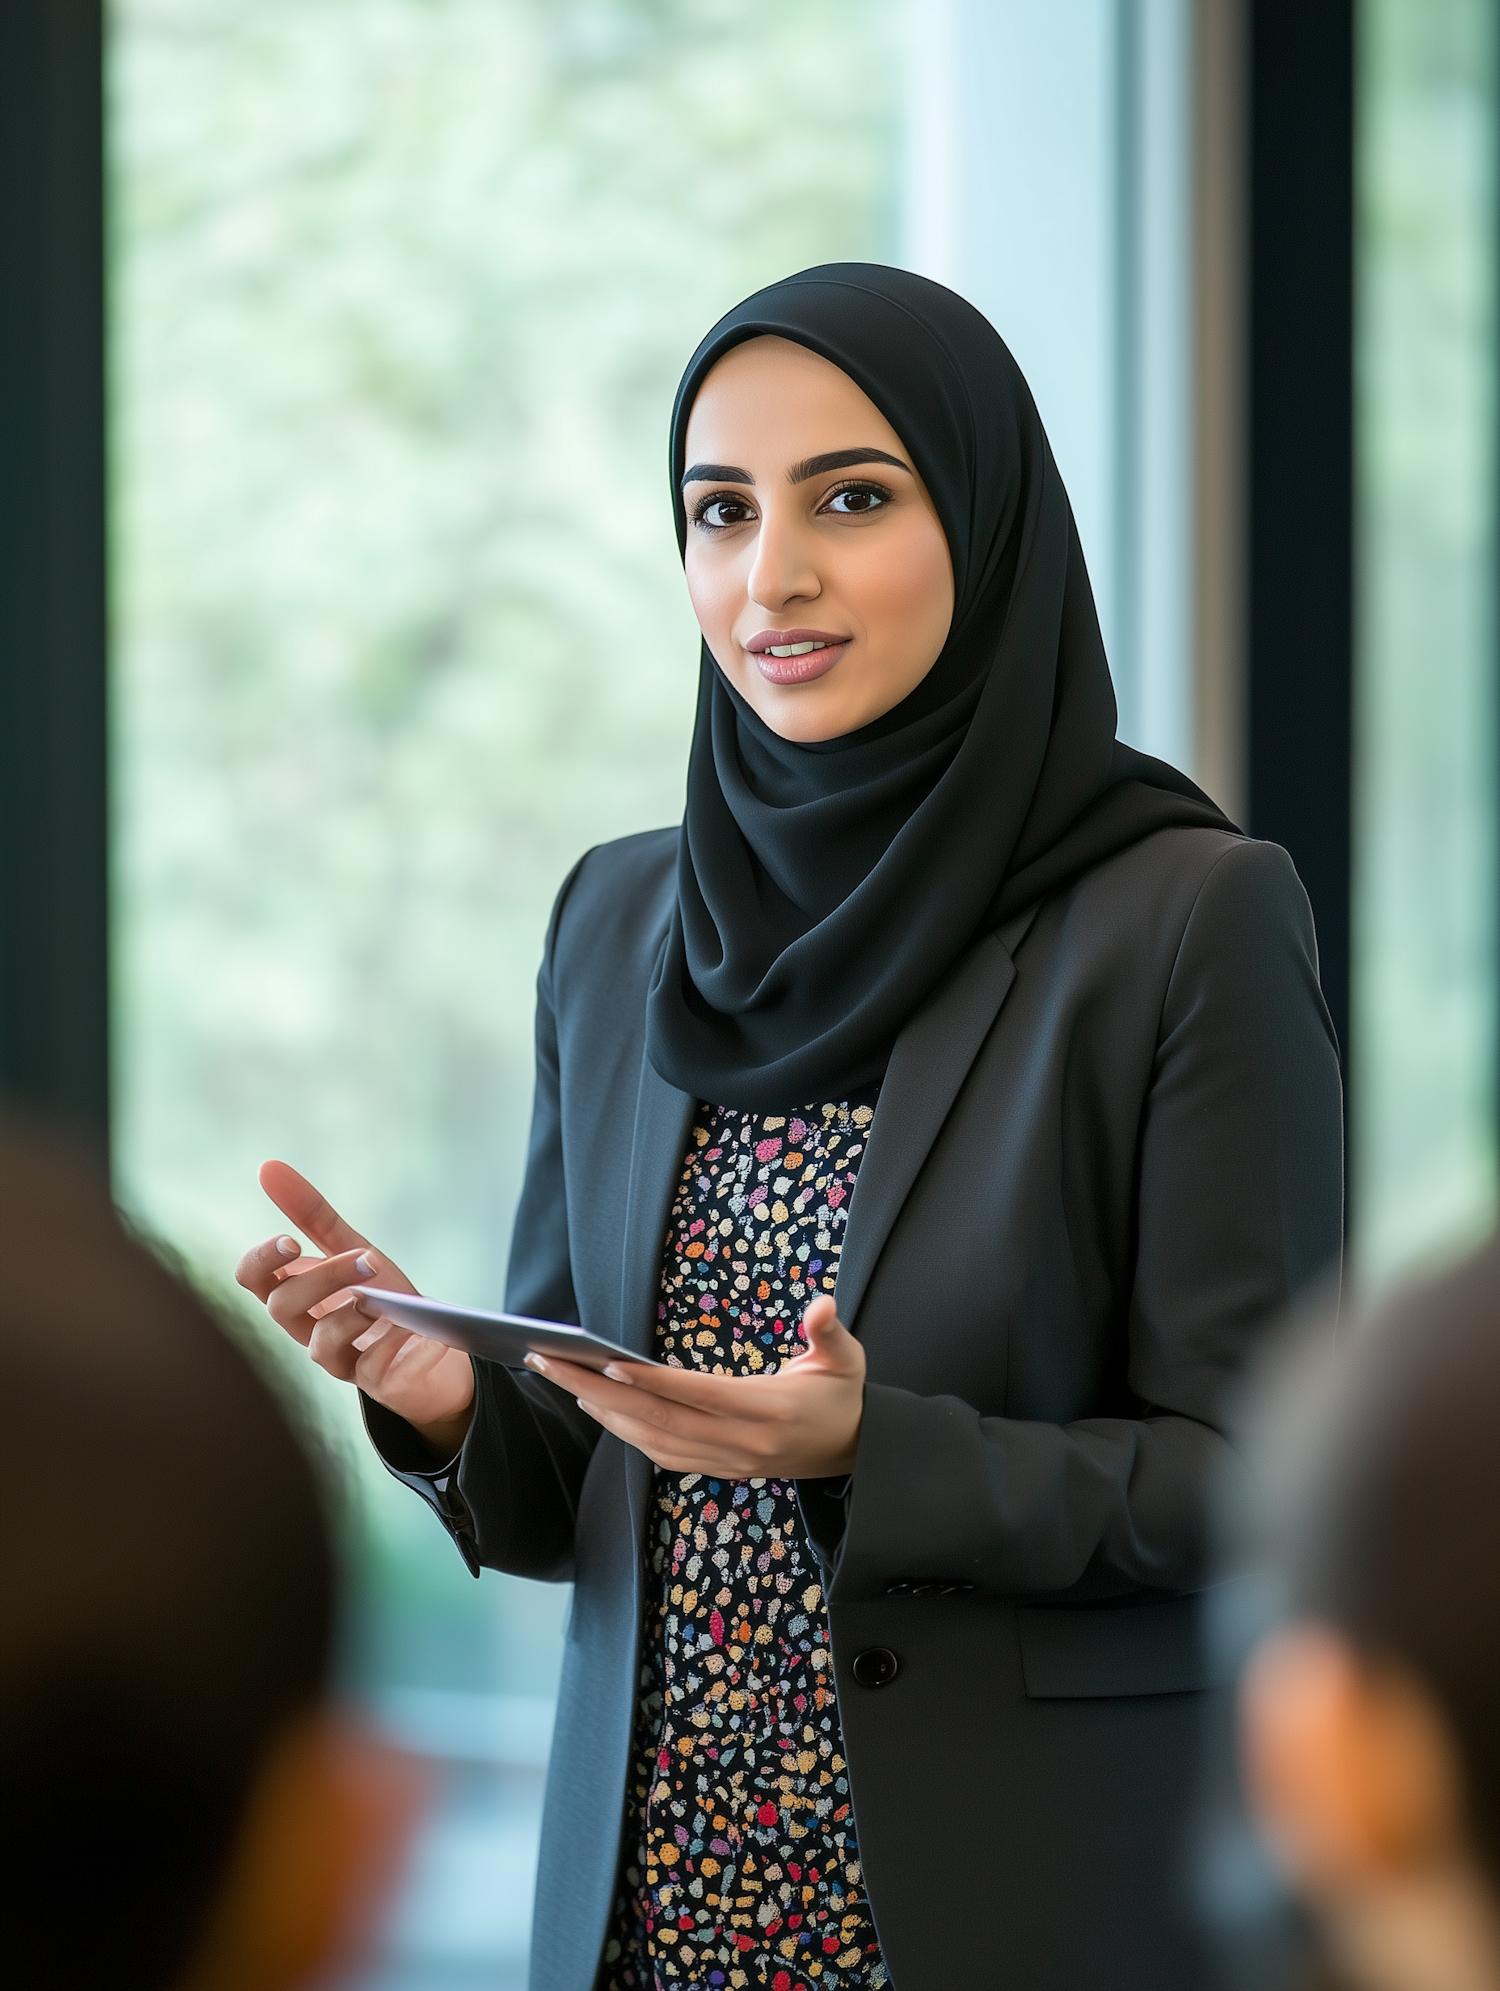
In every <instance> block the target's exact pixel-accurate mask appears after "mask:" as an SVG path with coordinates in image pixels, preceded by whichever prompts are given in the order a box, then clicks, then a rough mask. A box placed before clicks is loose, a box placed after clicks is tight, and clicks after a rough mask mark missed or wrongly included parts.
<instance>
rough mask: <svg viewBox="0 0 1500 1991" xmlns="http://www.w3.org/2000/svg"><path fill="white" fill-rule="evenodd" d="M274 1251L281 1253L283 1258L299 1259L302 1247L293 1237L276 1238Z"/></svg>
mask: <svg viewBox="0 0 1500 1991" xmlns="http://www.w3.org/2000/svg"><path fill="white" fill-rule="evenodd" d="M276 1249H277V1250H278V1251H279V1252H280V1253H281V1255H282V1257H283V1258H300V1257H301V1256H302V1247H301V1245H300V1244H298V1242H297V1240H296V1239H295V1238H294V1237H279V1238H277V1240H276Z"/></svg>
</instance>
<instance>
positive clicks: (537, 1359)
mask: <svg viewBox="0 0 1500 1991" xmlns="http://www.w3.org/2000/svg"><path fill="white" fill-rule="evenodd" d="M526 1367H527V1368H528V1369H535V1370H536V1371H537V1373H538V1375H542V1376H545V1375H546V1373H547V1364H546V1363H545V1362H544V1361H543V1360H542V1358H541V1356H540V1355H528V1356H527V1357H526Z"/></svg>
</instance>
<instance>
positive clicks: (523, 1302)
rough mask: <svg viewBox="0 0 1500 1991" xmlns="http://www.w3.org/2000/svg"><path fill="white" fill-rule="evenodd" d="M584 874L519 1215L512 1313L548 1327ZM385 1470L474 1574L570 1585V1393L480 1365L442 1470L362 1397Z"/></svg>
mask: <svg viewBox="0 0 1500 1991" xmlns="http://www.w3.org/2000/svg"><path fill="white" fill-rule="evenodd" d="M577 875H578V867H577V866H575V867H574V869H573V871H572V872H570V874H569V875H568V877H567V879H566V880H565V881H564V883H563V887H562V890H561V891H560V892H559V893H558V896H557V903H556V905H555V906H554V907H553V911H552V918H551V921H550V923H549V925H548V929H547V940H546V945H545V947H544V949H543V953H542V966H541V971H540V973H539V974H538V976H537V1005H536V1091H535V1095H534V1098H533V1103H532V1113H531V1135H530V1140H529V1142H528V1146H527V1154H526V1173H525V1177H524V1179H523V1182H522V1187H521V1200H520V1203H519V1205H518V1207H517V1210H516V1224H515V1233H514V1239H513V1242H512V1245H511V1255H510V1269H509V1273H508V1276H507V1279H506V1293H505V1304H506V1307H507V1310H508V1311H510V1312H512V1313H521V1314H529V1315H530V1316H532V1318H534V1319H539V1320H561V1321H573V1322H576V1321H577V1319H578V1302H577V1299H576V1298H575V1296H574V1292H573V1279H572V1271H571V1267H570V1261H569V1251H568V1212H567V1186H566V1182H565V1179H564V1172H563V1140H562V1113H561V1097H560V1085H559V1071H558V1050H557V1015H556V1010H555V1007H554V1002H553V960H554V954H555V949H556V940H557V927H558V921H559V919H560V917H561V915H562V910H563V906H564V904H565V903H566V900H567V897H568V893H569V891H570V889H571V887H572V884H573V881H574V879H575V878H576V877H577ZM362 1402H363V1408H364V1415H365V1427H366V1429H367V1430H368V1432H369V1434H370V1438H371V1440H372V1442H373V1443H374V1445H375V1449H376V1450H377V1452H379V1454H380V1456H381V1459H382V1461H383V1462H384V1464H385V1465H386V1467H387V1469H388V1470H389V1471H390V1472H392V1473H393V1474H394V1475H395V1477H396V1478H397V1479H399V1480H401V1481H402V1482H403V1483H404V1484H405V1485H407V1486H410V1487H411V1488H412V1489H413V1491H415V1492H416V1493H417V1494H419V1495H420V1496H421V1498H423V1499H424V1500H426V1501H427V1503H428V1505H429V1506H430V1507H431V1508H432V1509H433V1511H434V1512H435V1513H436V1514H437V1516H438V1519H439V1520H440V1521H441V1522H442V1523H443V1526H444V1527H445V1528H446V1529H447V1530H448V1532H449V1534H450V1535H451V1536H452V1537H453V1540H454V1544H455V1546H456V1547H457V1549H458V1551H459V1554H460V1555H461V1556H462V1557H463V1559H464V1561H465V1563H466V1564H467V1566H468V1568H469V1570H470V1572H471V1573H472V1574H473V1575H475V1576H477V1575H478V1574H479V1571H480V1569H481V1568H482V1567H483V1568H487V1569H501V1570H505V1571H506V1572H508V1573H509V1574H510V1575H512V1576H530V1577H535V1578H539V1579H540V1580H542V1581H544V1582H569V1581H571V1580H572V1576H573V1530H574V1524H575V1521H576V1519H577V1514H578V1501H579V1497H580V1495H581V1493H582V1489H583V1479H584V1474H585V1473H586V1472H587V1471H588V1465H589V1460H590V1458H591V1457H592V1456H593V1450H594V1446H595V1444H596V1443H597V1441H598V1438H599V1431H600V1427H599V1426H598V1425H597V1424H596V1423H595V1422H594V1420H593V1419H592V1418H591V1417H588V1416H587V1415H585V1413H584V1412H583V1411H581V1410H580V1409H579V1408H578V1405H577V1403H576V1402H575V1401H574V1399H573V1398H572V1397H570V1396H569V1395H568V1394H567V1393H566V1391H563V1390H560V1389H558V1388H557V1387H556V1386H555V1384H552V1383H549V1382H546V1381H544V1380H543V1378H542V1377H540V1376H534V1375H531V1374H530V1373H529V1372H528V1371H526V1370H524V1369H506V1368H503V1367H501V1366H500V1364H499V1363H496V1362H486V1361H479V1360H476V1361H475V1363H474V1416H473V1420H472V1422H471V1423H470V1425H469V1429H468V1433H467V1435H466V1436H465V1438H464V1442H463V1447H462V1449H461V1451H460V1452H459V1453H458V1455H457V1457H456V1458H453V1459H449V1460H447V1461H443V1462H439V1461H437V1460H435V1459H434V1458H433V1455H432V1452H431V1450H430V1448H429V1447H428V1446H427V1445H426V1444H425V1443H424V1441H423V1439H422V1437H421V1435H420V1434H419V1433H418V1432H417V1431H415V1430H413V1428H412V1427H411V1425H409V1424H408V1423H407V1422H406V1421H405V1419H404V1418H401V1417H398V1416H396V1415H395V1413H394V1412H392V1411H389V1410H387V1409H385V1407H384V1406H383V1405H381V1404H378V1403H375V1402H374V1401H373V1400H372V1399H371V1398H369V1397H362Z"/></svg>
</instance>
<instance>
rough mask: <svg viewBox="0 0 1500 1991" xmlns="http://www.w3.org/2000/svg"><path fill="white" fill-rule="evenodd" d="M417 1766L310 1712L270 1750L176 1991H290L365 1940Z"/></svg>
mask: <svg viewBox="0 0 1500 1991" xmlns="http://www.w3.org/2000/svg"><path fill="white" fill-rule="evenodd" d="M425 1791H426V1778H425V1775H424V1773H423V1771H422V1769H421V1766H420V1765H419V1763H418V1762H417V1759H416V1758H414V1757H412V1756H409V1755H407V1754H406V1753H405V1752H404V1751H401V1750H398V1749H394V1748H392V1747H391V1746H390V1745H389V1744H387V1743H384V1742H382V1741H381V1740H380V1739H379V1738H378V1737H377V1736H376V1735H375V1734H374V1733H373V1732H372V1731H371V1730H370V1729H368V1728H367V1727H365V1726H363V1725H362V1724H360V1723H358V1722H355V1721H353V1720H351V1719H348V1718H346V1717H343V1716H340V1715H337V1714H334V1713H332V1712H330V1711H328V1710H321V1711H319V1712H317V1713H315V1714H311V1715H308V1716H306V1717H305V1718H303V1719H302V1720H300V1721H298V1722H296V1723H295V1724H294V1725H293V1726H292V1727H291V1728H289V1729H288V1730H287V1731H286V1732H285V1734H284V1735H283V1736H282V1738H281V1740H280V1741H279V1742H278V1743H277V1745H276V1747H275V1748H274V1749H273V1750H272V1751H271V1753H270V1755H269V1756H268V1757H267V1759H266V1761H265V1762H264V1764H263V1765H262V1766H261V1770H260V1773H259V1775H258V1777H257V1778H256V1781H255V1785H254V1787H253V1789H252V1792H251V1795H250V1799H249V1802H248V1804H247V1806H246V1809H245V1812H244V1815H243V1817H242V1819H241V1821H240V1830H239V1835H238V1838H237V1840H236V1843H235V1848H234V1852H233V1855H232V1857H231V1860H230V1864H229V1869H228V1872H227V1873H226V1874H225V1876H224V1879H223V1882H222V1885H221V1888H220V1893H219V1899H218V1903H217V1906H216V1907H215V1909H214V1911H213V1914H212V1915H211V1917H210V1920H209V1925H208V1927H207V1929H206V1931H205V1934H204V1939H203V1941H202V1943H201V1945H200V1947H199V1950H198V1953H197V1956H196V1958H195V1959H194V1962H193V1966H192V1968H191V1969H190V1970H189V1971H188V1973H187V1974H186V1976H185V1977H184V1978H183V1979H182V1980H181V1983H180V1986H179V1991H299V1987H302V1986H307V1985H312V1984H314V1983H321V1982H323V1981H324V1980H325V1978H327V1977H328V1976H329V1975H330V1974H331V1973H333V1972H334V1971H336V1970H337V1969H338V1968H339V1967H347V1966H348V1965H349V1964H350V1963H352V1962H353V1961H355V1960H357V1959H358V1958H359V1956H360V1955H361V1954H362V1952H363V1950H364V1948H365V1946H366V1945H367V1944H368V1943H369V1942H370V1941H371V1940H372V1938H373V1936H374V1935H375V1933H376V1931H377V1929H378V1926H379V1921H380V1917H381V1914H382V1912H383V1910H384V1908H385V1905H386V1902H387V1900H388V1898H389V1896H390V1893H391V1890H392V1888H393V1887H394V1885H395V1882H396V1880H397V1879H398V1877H399V1874H400V1870H401V1866H402V1863H403V1860H404V1857H405V1854H406V1850H407V1845H408V1842H409V1840H410V1837H411V1833H412V1830H413V1828H414V1826H415V1824H416V1822H417V1819H418V1816H419V1814H420V1811H421V1806H422V1800H423V1797H424V1795H425Z"/></svg>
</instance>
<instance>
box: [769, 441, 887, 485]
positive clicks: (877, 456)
mask: <svg viewBox="0 0 1500 1991" xmlns="http://www.w3.org/2000/svg"><path fill="white" fill-rule="evenodd" d="M856 463H889V464H892V465H894V467H895V468H896V469H897V470H905V471H908V472H909V471H910V470H911V465H910V464H909V463H903V462H902V461H901V459H900V457H899V456H892V455H891V454H890V453H889V451H887V450H884V449H830V450H829V451H828V452H827V453H826V454H825V455H823V456H808V457H804V458H803V460H802V462H801V463H794V464H793V465H792V467H791V469H790V470H788V472H787V473H786V481H787V482H788V484H805V483H806V482H807V480H808V478H809V477H821V476H822V475H823V472H824V471H825V470H848V469H850V468H851V467H852V466H853V465H854V464H856Z"/></svg>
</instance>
